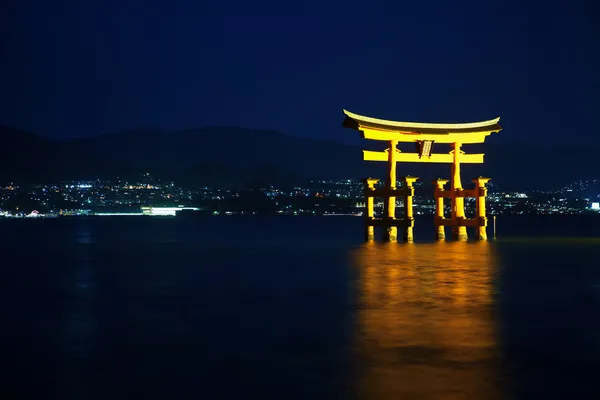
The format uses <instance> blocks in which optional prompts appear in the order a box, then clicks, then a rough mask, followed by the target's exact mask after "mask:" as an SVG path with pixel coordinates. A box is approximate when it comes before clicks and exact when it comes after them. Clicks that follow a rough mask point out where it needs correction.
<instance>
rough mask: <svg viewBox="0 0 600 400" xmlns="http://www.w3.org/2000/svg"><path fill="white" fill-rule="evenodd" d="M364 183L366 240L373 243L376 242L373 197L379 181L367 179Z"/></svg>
mask: <svg viewBox="0 0 600 400" xmlns="http://www.w3.org/2000/svg"><path fill="white" fill-rule="evenodd" d="M363 182H364V184H365V211H364V216H365V240H366V241H368V242H371V241H373V240H375V227H374V226H373V219H374V217H375V205H374V200H375V197H374V196H373V192H374V191H375V184H376V183H377V182H379V179H372V178H367V179H364V180H363Z"/></svg>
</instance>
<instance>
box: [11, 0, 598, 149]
mask: <svg viewBox="0 0 600 400" xmlns="http://www.w3.org/2000/svg"><path fill="white" fill-rule="evenodd" d="M599 8H600V6H598V5H596V4H595V2H594V1H592V0H590V1H579V0H570V1H554V0H548V1H531V2H530V1H522V0H509V1H481V0H479V1H448V2H442V1H438V2H428V1H422V0H419V1H409V2H403V1H397V0H396V1H388V2H380V1H374V0H369V1H364V0H363V1H360V2H358V1H339V2H338V1H335V2H334V1H324V0H321V1H317V2H315V1H299V2H291V3H290V2H286V1H268V2H264V1H226V0H217V1H194V0H168V1H155V0H146V1H127V0H102V1H96V0H85V1H84V0H81V1H75V0H71V1H68V0H57V1H41V0H39V1H35V0H4V1H2V2H0V16H1V17H2V24H0V35H1V37H2V42H1V44H2V49H1V51H2V53H1V54H2V57H1V62H0V77H1V80H0V82H1V87H0V123H1V124H7V125H13V126H18V127H21V128H24V129H27V130H30V131H33V132H35V133H38V134H41V135H45V136H47V137H51V138H64V137H85V136H93V135H99V134H104V133H116V132H119V131H124V130H128V129H132V128H139V127H158V128H162V129H164V130H167V131H172V130H177V129H183V128H190V127H194V128H195V127H203V126H207V125H236V126H244V127H248V128H266V129H276V130H279V131H282V132H285V133H288V134H291V135H298V136H305V137H313V138H328V139H338V140H339V139H342V138H344V137H349V136H355V132H352V131H348V130H345V129H343V128H341V126H340V125H341V122H342V119H343V116H342V112H341V110H342V108H347V109H349V110H351V111H353V112H356V113H359V114H366V115H370V116H374V117H380V118H387V119H396V120H405V121H428V122H461V121H478V120H483V119H490V118H494V117H496V116H500V117H501V124H502V125H503V126H504V128H505V129H504V132H503V135H506V136H507V137H509V138H510V139H512V140H519V141H521V140H522V141H525V142H527V143H534V142H535V141H536V140H539V139H548V140H549V141H551V142H552V143H553V144H558V143H560V138H561V137H564V135H565V134H568V135H569V136H570V135H577V137H578V138H582V139H583V140H585V142H586V143H588V144H594V143H595V142H596V138H597V137H598V135H599V133H598V127H597V124H596V123H595V119H596V116H597V115H598V114H599V113H600V101H599V100H598V97H599V95H598V93H599V91H600V77H599V71H600V45H599V43H600V28H599V25H597V24H596V25H595V22H597V21H598V16H599V15H600V9H599Z"/></svg>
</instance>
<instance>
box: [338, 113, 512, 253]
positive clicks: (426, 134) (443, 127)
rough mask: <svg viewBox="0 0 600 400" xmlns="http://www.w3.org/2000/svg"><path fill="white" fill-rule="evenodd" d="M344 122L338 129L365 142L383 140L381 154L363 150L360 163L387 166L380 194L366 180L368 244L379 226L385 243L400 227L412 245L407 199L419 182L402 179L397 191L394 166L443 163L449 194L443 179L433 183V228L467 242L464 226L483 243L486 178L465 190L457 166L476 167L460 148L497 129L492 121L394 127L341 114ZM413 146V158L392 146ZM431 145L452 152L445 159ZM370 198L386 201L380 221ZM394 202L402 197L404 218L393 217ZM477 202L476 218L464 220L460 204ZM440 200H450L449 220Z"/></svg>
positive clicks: (479, 158) (477, 159)
mask: <svg viewBox="0 0 600 400" xmlns="http://www.w3.org/2000/svg"><path fill="white" fill-rule="evenodd" d="M343 111H344V114H345V116H346V118H345V119H344V123H343V126H344V127H346V128H350V129H354V130H357V131H360V132H361V134H362V137H363V138H364V139H369V140H378V141H385V142H387V143H388V148H387V149H386V150H385V151H370V150H363V159H364V160H365V161H383V162H387V164H388V168H387V170H388V173H387V177H386V180H385V187H384V188H383V189H376V188H375V184H376V183H377V181H378V179H365V180H364V184H365V198H366V199H367V200H366V210H365V212H364V215H365V222H366V223H365V225H366V238H367V240H372V239H373V233H374V232H373V228H374V227H375V226H382V227H383V228H384V229H385V239H386V240H391V241H395V240H397V228H398V227H403V228H404V240H405V241H408V242H410V241H412V237H413V226H414V218H413V210H412V198H413V196H414V183H415V182H416V180H417V179H418V178H416V177H411V176H405V177H404V178H403V179H402V180H403V181H404V185H403V186H404V187H403V188H402V189H398V188H397V187H396V182H397V178H396V163H398V162H421V163H422V162H424V163H428V162H429V163H447V164H451V165H452V170H451V177H450V189H449V190H445V189H444V185H445V183H447V182H448V181H447V180H441V179H438V180H437V181H435V182H434V185H435V192H434V197H435V199H436V206H437V213H436V219H435V225H436V227H437V237H438V239H444V238H445V231H444V227H445V226H451V227H452V233H453V235H452V236H453V238H454V239H456V240H467V226H472V227H475V228H476V229H477V239H479V240H486V239H487V232H486V227H487V216H486V211H485V198H486V196H487V188H486V184H487V182H488V181H489V178H483V177H479V178H475V179H473V182H474V183H475V188H474V189H470V190H465V189H463V187H462V183H461V177H460V165H461V163H470V164H481V163H483V154H465V152H464V151H462V150H461V147H462V145H463V144H473V143H483V142H484V141H485V138H486V137H487V136H489V135H490V134H492V133H494V132H499V131H500V130H501V129H502V128H501V126H500V124H499V123H498V121H499V120H500V118H496V119H493V120H489V121H482V122H471V123H459V124H431V123H420V122H399V121H388V120H383V119H377V118H372V117H366V116H362V115H358V114H353V113H351V112H349V111H346V110H343ZM400 142H405V143H415V144H416V145H417V153H403V152H401V151H400V150H399V149H398V148H397V146H398V143H400ZM434 143H444V144H449V145H450V146H451V147H452V150H451V151H450V152H449V153H447V154H432V149H433V144H434ZM372 197H380V198H384V199H385V212H384V214H385V215H384V217H383V218H375V217H374V211H373V201H370V200H369V199H370V198H372ZM396 197H403V198H404V217H403V218H396ZM469 197H473V198H476V199H477V201H476V217H475V218H473V219H468V218H466V216H465V204H464V199H465V198H469ZM444 198H449V199H450V200H451V204H452V207H451V218H445V216H444V210H443V208H444Z"/></svg>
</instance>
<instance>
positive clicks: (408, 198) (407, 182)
mask: <svg viewBox="0 0 600 400" xmlns="http://www.w3.org/2000/svg"><path fill="white" fill-rule="evenodd" d="M417 179H419V178H417V177H415V176H405V177H404V186H405V187H404V191H405V195H404V220H405V223H406V224H405V225H404V241H405V242H412V241H413V240H414V238H413V227H414V226H415V218H414V216H413V196H414V195H415V188H414V186H413V183H415V182H416V181H417Z"/></svg>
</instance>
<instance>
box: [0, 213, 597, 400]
mask: <svg viewBox="0 0 600 400" xmlns="http://www.w3.org/2000/svg"><path fill="white" fill-rule="evenodd" d="M361 224H362V220H361V219H360V218H353V217H350V218H343V217H321V218H302V217H276V218H258V217H247V218H237V217H224V218H218V217H208V218H203V219H198V220H193V221H192V220H178V219H157V218H143V217H141V218H140V217H137V218H135V217H134V218H123V217H116V218H82V219H56V220H0V240H1V248H0V250H1V253H0V266H1V267H0V273H1V280H0V293H1V295H2V297H1V299H2V305H1V306H0V307H1V308H0V351H1V353H0V362H1V363H2V371H1V372H0V395H1V397H0V398H2V399H19V398H32V399H218V398H236V399H249V398H252V399H254V398H256V399H271V398H272V399H338V398H339V399H369V400H371V399H375V400H376V399H548V398H559V399H567V398H568V399H587V398H594V399H596V398H600V397H599V396H600V258H599V256H600V219H597V218H596V219H590V218H576V217H570V218H566V217H563V218H550V217H545V218H528V217H510V218H509V217H502V218H500V219H499V220H498V233H499V238H498V240H497V241H495V242H490V243H450V242H448V243H431V242H429V243H428V242H427V241H428V239H429V238H430V237H431V236H432V234H433V228H432V227H431V225H430V224H431V221H428V220H427V219H424V220H417V227H416V232H415V234H416V238H417V239H418V240H419V241H420V243H415V244H412V245H406V244H364V243H361V238H362V230H361V227H362V225H361ZM490 233H491V229H490ZM490 236H491V235H490ZM577 236H579V237H580V238H577Z"/></svg>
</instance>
